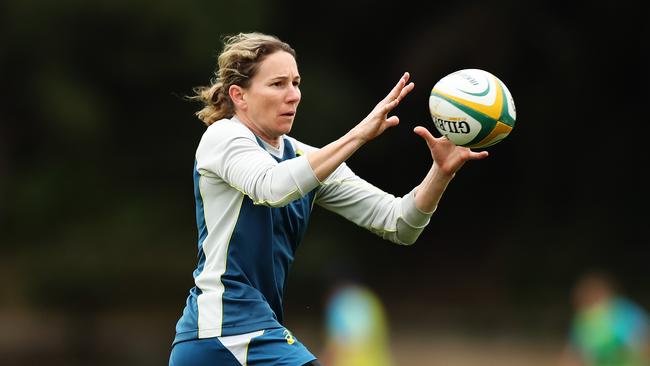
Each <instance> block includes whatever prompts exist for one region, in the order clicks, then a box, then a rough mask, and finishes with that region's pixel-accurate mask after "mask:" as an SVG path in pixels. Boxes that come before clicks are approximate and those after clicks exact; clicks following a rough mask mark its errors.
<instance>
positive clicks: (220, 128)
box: [201, 118, 255, 141]
mask: <svg viewBox="0 0 650 366" xmlns="http://www.w3.org/2000/svg"><path fill="white" fill-rule="evenodd" d="M237 137H245V138H249V139H252V140H255V135H254V134H253V132H251V130H249V129H248V128H247V127H246V126H244V125H243V124H242V123H241V122H239V121H237V120H235V119H228V118H224V119H221V120H219V121H216V122H214V123H213V124H211V125H210V126H208V127H207V128H206V130H205V132H203V137H202V138H201V141H215V140H222V141H223V140H230V139H233V138H237Z"/></svg>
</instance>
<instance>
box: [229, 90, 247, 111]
mask: <svg viewBox="0 0 650 366" xmlns="http://www.w3.org/2000/svg"><path fill="white" fill-rule="evenodd" d="M244 93H245V92H244V89H242V87H241V86H239V85H231V86H230V87H229V88H228V95H229V96H230V99H231V100H232V102H233V104H234V105H235V108H237V109H241V110H245V109H246V101H245V100H244Z"/></svg>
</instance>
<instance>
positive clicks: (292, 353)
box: [170, 33, 487, 366]
mask: <svg viewBox="0 0 650 366" xmlns="http://www.w3.org/2000/svg"><path fill="white" fill-rule="evenodd" d="M295 57H296V54H295V51H294V50H293V49H292V48H291V47H290V46H289V45H288V44H286V43H284V42H282V41H280V40H279V39H277V38H276V37H273V36H269V35H265V34H260V33H246V34H243V33H242V34H238V35H235V36H231V37H227V38H226V39H225V44H224V49H223V51H222V53H221V54H220V55H219V59H218V68H217V71H216V73H215V74H216V79H215V80H214V81H213V83H212V85H210V86H207V87H202V88H198V89H197V90H196V91H197V95H196V96H194V97H193V99H196V100H200V101H202V102H203V103H204V108H203V109H202V110H200V111H199V112H197V115H198V117H199V118H200V119H201V120H202V121H203V122H204V123H205V124H206V125H207V126H208V127H207V129H206V131H205V133H204V135H203V137H202V138H201V141H200V143H199V145H198V148H197V150H196V162H195V169H194V193H195V198H196V218H197V225H198V229H199V243H198V250H199V254H198V266H197V268H196V270H195V271H194V278H195V284H196V286H195V287H193V288H192V289H191V290H190V294H189V296H188V298H187V304H186V306H185V309H184V311H183V315H182V317H181V318H180V320H179V321H178V324H177V326H176V338H175V339H174V345H173V348H172V352H171V357H170V365H173V366H182V365H217V364H218V365H244V364H247V365H295V366H301V365H319V363H318V361H317V360H316V357H314V356H313V355H312V354H311V353H310V352H309V351H308V350H307V349H306V348H305V347H304V346H303V345H302V344H301V343H300V342H299V341H298V340H296V338H294V337H293V335H292V334H291V332H290V331H289V330H288V329H286V328H284V327H283V326H282V324H283V313H282V296H283V293H284V289H285V286H286V281H287V277H288V274H287V271H288V269H289V267H290V264H291V262H292V261H293V258H294V253H295V250H296V247H297V246H298V244H299V243H300V240H301V238H302V236H303V234H304V232H305V229H306V226H307V222H308V219H309V215H310V212H311V208H312V206H313V204H314V203H315V204H318V205H320V206H322V207H324V208H326V209H328V210H331V211H334V212H336V213H338V214H340V215H342V216H344V217H346V218H347V219H349V220H351V221H353V222H355V223H356V224H358V225H360V226H362V227H365V228H367V229H368V230H371V231H373V232H375V233H377V234H378V235H380V236H382V237H383V238H385V239H388V240H391V241H393V242H395V243H399V244H412V243H413V242H415V240H416V239H417V237H418V236H419V235H420V233H421V232H422V230H423V228H424V227H425V226H426V225H427V224H428V222H429V218H430V216H431V215H432V213H433V211H434V210H435V208H436V206H437V204H438V201H439V200H440V197H441V196H442V194H443V192H444V191H445V188H446V187H447V184H448V183H449V182H450V180H451V179H452V178H453V176H454V174H455V173H456V171H457V170H458V169H460V167H461V166H462V165H463V164H464V163H465V162H466V161H467V160H473V159H481V158H484V157H486V156H487V152H480V153H477V152H472V151H470V150H469V149H467V148H462V147H457V146H455V145H454V144H453V143H451V142H450V141H448V140H446V139H443V138H435V137H434V136H432V135H431V133H429V131H428V130H426V129H425V128H423V127H417V128H416V129H415V133H416V134H418V135H419V136H421V137H422V138H423V139H424V140H425V141H426V143H427V145H428V146H429V150H430V151H431V155H432V157H433V160H434V162H433V164H432V166H431V169H430V170H429V172H428V174H427V176H426V177H425V178H424V180H423V181H422V182H421V183H420V185H419V186H417V187H415V188H414V189H413V190H412V191H411V192H410V193H409V194H407V195H405V196H404V197H399V198H396V197H394V196H392V195H390V194H388V193H385V192H383V191H381V190H379V189H377V188H375V187H374V186H372V185H371V184H369V183H367V182H365V181H364V180H362V179H361V178H359V177H358V176H356V175H355V174H354V173H353V172H352V171H351V170H350V169H349V168H348V167H347V166H346V164H345V163H344V161H345V160H347V159H348V158H349V157H350V156H352V154H354V152H355V151H356V150H357V149H359V148H360V147H361V146H363V145H364V144H365V143H367V142H369V141H370V140H372V139H374V138H375V137H377V136H379V135H381V133H383V132H384V131H385V130H386V129H387V128H389V127H393V126H395V125H397V124H398V123H399V119H398V117H397V116H391V117H388V113H389V112H391V111H392V110H393V109H394V108H395V107H396V106H397V105H398V104H399V102H400V101H401V100H402V99H403V98H404V97H405V96H406V95H407V94H408V93H410V92H411V90H413V87H414V84H413V83H409V74H408V73H405V74H404V75H403V76H402V77H401V78H400V80H399V81H398V83H397V84H396V85H395V87H394V88H393V89H392V90H391V91H390V93H389V94H388V95H387V96H386V97H385V98H384V99H383V100H381V101H380V102H379V103H378V104H377V105H376V106H375V108H374V109H373V110H372V111H371V112H370V114H369V115H368V116H367V117H366V118H364V119H363V120H362V121H361V122H360V123H359V124H357V125H356V126H355V127H354V128H352V129H351V130H350V131H349V132H348V133H346V134H345V135H343V137H341V138H339V139H338V140H336V141H334V142H332V143H330V144H328V145H327V146H325V147H323V148H320V149H318V148H314V147H312V146H309V145H306V144H304V143H302V142H300V141H298V140H296V139H294V138H291V137H289V136H287V134H288V133H289V132H290V131H291V127H292V124H293V121H294V118H295V116H296V111H297V108H298V104H299V103H300V99H301V94H300V87H299V86H300V74H299V72H298V66H297V64H296V59H295Z"/></svg>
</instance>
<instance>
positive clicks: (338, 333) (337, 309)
mask: <svg viewBox="0 0 650 366" xmlns="http://www.w3.org/2000/svg"><path fill="white" fill-rule="evenodd" d="M321 359H322V360H323V364H324V365H327V366H390V365H392V361H391V352H390V346H389V336H388V321H387V318H386V314H385V311H384V307H383V305H382V303H381V301H380V299H379V297H378V296H377V295H376V294H375V293H373V292H372V291H371V290H370V289H368V288H367V287H365V286H362V285H360V284H358V283H346V284H344V285H341V286H338V287H337V288H336V289H335V290H334V291H333V292H332V295H331V296H330V298H329V300H328V302H327V304H326V345H325V352H324V355H323V357H321Z"/></svg>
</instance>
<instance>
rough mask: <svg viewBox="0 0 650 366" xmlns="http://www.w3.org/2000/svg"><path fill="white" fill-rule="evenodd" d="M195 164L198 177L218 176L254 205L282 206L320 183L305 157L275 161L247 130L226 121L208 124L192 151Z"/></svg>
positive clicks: (235, 123)
mask: <svg viewBox="0 0 650 366" xmlns="http://www.w3.org/2000/svg"><path fill="white" fill-rule="evenodd" d="M196 165H197V166H196V168H197V170H198V172H199V174H201V175H202V176H204V177H206V178H208V179H220V180H222V181H224V182H225V183H227V184H229V185H230V186H232V187H233V188H235V189H237V190H239V191H240V192H242V193H244V194H246V195H247V196H249V197H250V198H251V199H252V200H253V202H254V203H255V204H262V205H266V206H272V207H281V206H285V205H287V204H288V203H289V202H291V201H293V200H295V199H298V198H300V197H302V196H304V195H305V194H307V193H309V192H310V191H311V190H313V189H314V188H316V187H318V185H319V183H320V182H319V181H318V179H317V178H316V175H315V174H314V172H313V170H312V169H311V166H310V165H309V161H308V160H307V157H306V156H299V157H296V158H294V159H290V160H286V161H283V162H281V163H278V162H277V161H276V160H275V159H273V158H272V157H271V155H269V153H268V152H267V151H266V150H264V149H263V148H262V147H261V146H259V144H258V143H257V141H256V139H255V135H253V133H252V132H251V131H250V130H248V129H247V128H246V127H245V126H243V125H241V124H240V123H237V122H233V121H230V120H221V121H218V122H215V123H214V124H212V125H210V127H208V129H207V130H206V132H205V133H204V134H203V137H202V139H201V142H200V143H199V146H198V148H197V151H196Z"/></svg>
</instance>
